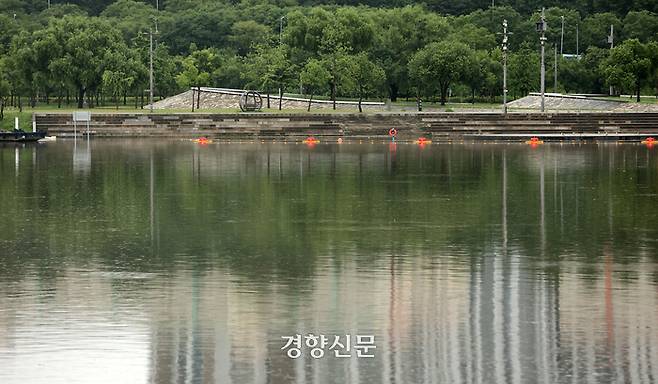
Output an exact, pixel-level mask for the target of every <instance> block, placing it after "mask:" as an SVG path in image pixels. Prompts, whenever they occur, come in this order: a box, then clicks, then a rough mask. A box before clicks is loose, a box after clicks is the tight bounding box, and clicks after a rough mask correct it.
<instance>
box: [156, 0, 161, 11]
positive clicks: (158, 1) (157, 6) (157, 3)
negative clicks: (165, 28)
mask: <svg viewBox="0 0 658 384" xmlns="http://www.w3.org/2000/svg"><path fill="white" fill-rule="evenodd" d="M155 10H156V11H159V10H160V0H155Z"/></svg>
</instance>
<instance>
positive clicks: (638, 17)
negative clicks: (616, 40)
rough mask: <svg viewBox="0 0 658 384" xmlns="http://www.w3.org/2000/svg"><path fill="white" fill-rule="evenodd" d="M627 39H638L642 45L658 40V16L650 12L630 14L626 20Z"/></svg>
mask: <svg viewBox="0 0 658 384" xmlns="http://www.w3.org/2000/svg"><path fill="white" fill-rule="evenodd" d="M623 36H624V38H625V39H638V40H639V41H640V42H642V43H646V42H648V41H650V40H657V39H658V15H656V14H654V13H651V12H648V11H640V12H628V14H627V15H626V17H625V18H624V34H623Z"/></svg>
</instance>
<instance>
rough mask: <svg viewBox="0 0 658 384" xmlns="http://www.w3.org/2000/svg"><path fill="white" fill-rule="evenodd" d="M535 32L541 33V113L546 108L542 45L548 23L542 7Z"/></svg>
mask: <svg viewBox="0 0 658 384" xmlns="http://www.w3.org/2000/svg"><path fill="white" fill-rule="evenodd" d="M536 26H537V32H539V33H541V36H540V37H539V43H540V44H541V112H542V113H543V112H544V111H545V110H546V108H545V106H546V95H545V91H546V65H545V62H544V59H545V57H544V56H545V52H544V48H545V47H544V46H545V45H546V30H547V29H548V24H547V23H546V17H545V14H544V8H542V9H541V19H540V21H539V22H538V23H537V25H536Z"/></svg>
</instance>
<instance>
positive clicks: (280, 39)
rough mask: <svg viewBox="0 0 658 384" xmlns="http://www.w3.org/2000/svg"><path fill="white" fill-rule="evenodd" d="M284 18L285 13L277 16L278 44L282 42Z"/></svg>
mask: <svg viewBox="0 0 658 384" xmlns="http://www.w3.org/2000/svg"><path fill="white" fill-rule="evenodd" d="M285 18H286V16H285V15H284V16H281V17H280V18H279V45H281V44H282V43H283V20H284V19H285Z"/></svg>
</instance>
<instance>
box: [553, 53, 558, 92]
mask: <svg viewBox="0 0 658 384" xmlns="http://www.w3.org/2000/svg"><path fill="white" fill-rule="evenodd" d="M553 52H554V53H555V62H554V63H553V76H554V77H555V78H554V80H553V92H555V93H557V44H555V45H553Z"/></svg>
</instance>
